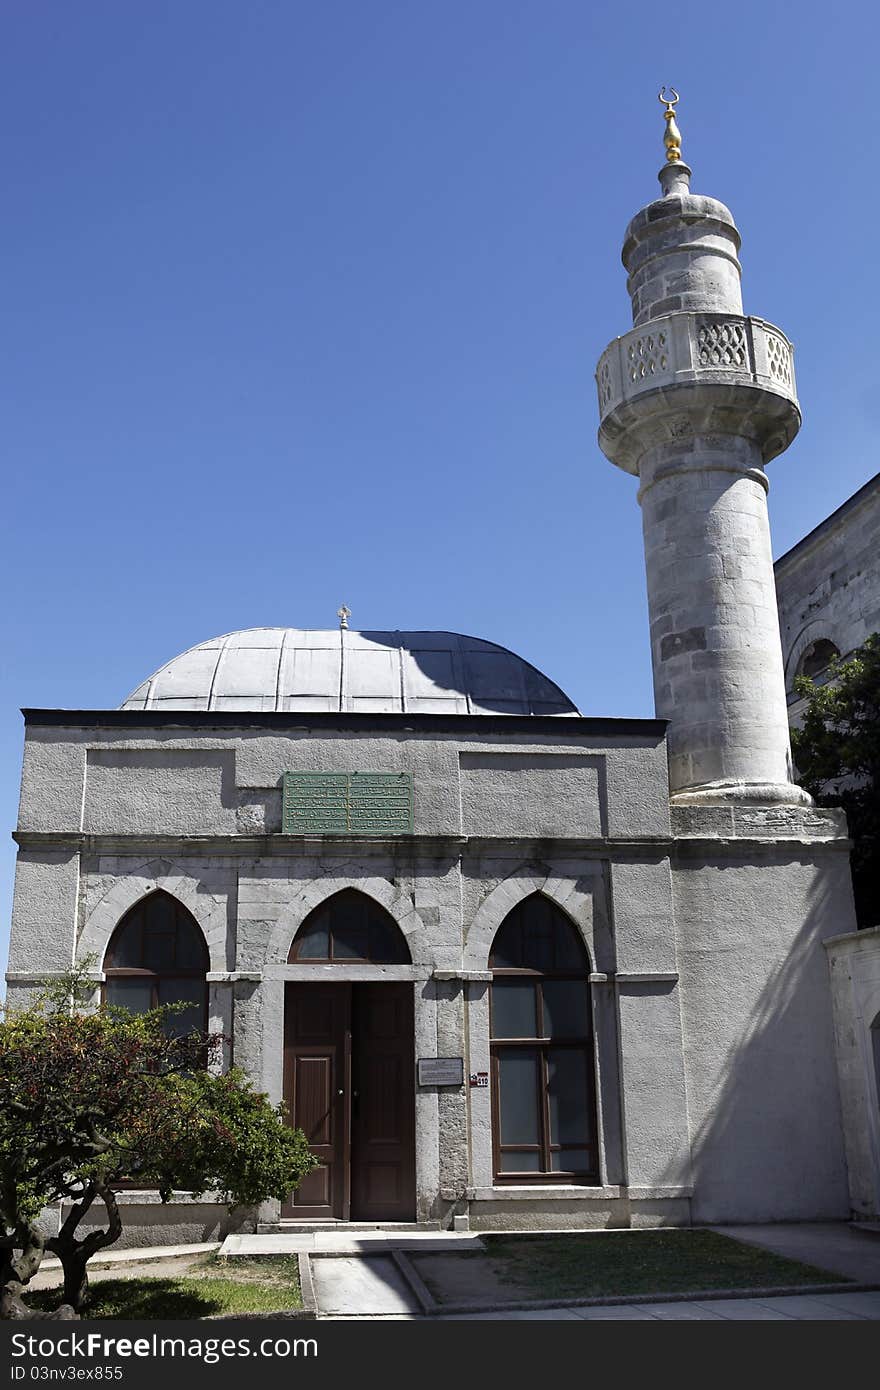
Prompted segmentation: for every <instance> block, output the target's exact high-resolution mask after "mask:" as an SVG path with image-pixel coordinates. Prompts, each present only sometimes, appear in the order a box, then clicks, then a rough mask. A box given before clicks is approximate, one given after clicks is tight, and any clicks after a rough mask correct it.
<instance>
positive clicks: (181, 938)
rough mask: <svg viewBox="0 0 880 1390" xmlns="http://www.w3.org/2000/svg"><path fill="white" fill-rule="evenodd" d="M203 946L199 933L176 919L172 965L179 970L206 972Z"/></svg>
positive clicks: (189, 925)
mask: <svg viewBox="0 0 880 1390" xmlns="http://www.w3.org/2000/svg"><path fill="white" fill-rule="evenodd" d="M206 955H207V953H206V951H205V944H204V941H203V939H202V935H201V932H199V931H197V930H196V928H195V927H193V926H192V925H191V924H190V923H189V922H187V921H180V919H178V925H177V935H176V939H175V951H174V964H175V965H176V966H177V968H178V969H179V970H207V968H208V965H207V959H206Z"/></svg>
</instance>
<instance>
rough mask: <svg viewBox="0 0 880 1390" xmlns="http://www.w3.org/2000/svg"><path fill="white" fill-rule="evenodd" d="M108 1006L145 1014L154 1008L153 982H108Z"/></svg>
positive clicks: (106, 994)
mask: <svg viewBox="0 0 880 1390" xmlns="http://www.w3.org/2000/svg"><path fill="white" fill-rule="evenodd" d="M104 997H105V998H106V1000H107V1003H108V1004H116V1005H117V1006H118V1007H119V1008H121V1009H129V1010H130V1011H131V1012H132V1013H133V1014H143V1013H146V1012H147V1009H151V1008H152V1007H153V982H152V980H143V979H142V980H108V981H107V987H106V990H105V996H104Z"/></svg>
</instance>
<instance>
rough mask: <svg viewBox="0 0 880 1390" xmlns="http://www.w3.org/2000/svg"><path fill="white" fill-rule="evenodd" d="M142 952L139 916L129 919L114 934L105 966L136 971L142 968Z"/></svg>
mask: <svg viewBox="0 0 880 1390" xmlns="http://www.w3.org/2000/svg"><path fill="white" fill-rule="evenodd" d="M143 963H144V962H143V952H142V949H141V915H140V913H138V914H137V915H136V916H134V917H131V918H129V920H128V921H127V922H126V923H125V924H124V925H123V926H122V927H120V928H119V930H118V931H116V932H115V933H114V936H113V940H112V941H111V943H110V949H109V951H108V952H107V959H106V961H105V965H107V966H108V967H112V966H115V967H117V968H119V967H125V968H126V969H128V970H132V969H135V970H138V969H140V968H141V967H142V966H143Z"/></svg>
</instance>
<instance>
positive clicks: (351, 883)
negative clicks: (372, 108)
mask: <svg viewBox="0 0 880 1390" xmlns="http://www.w3.org/2000/svg"><path fill="white" fill-rule="evenodd" d="M345 888H357V890H358V892H359V893H362V894H363V895H364V896H365V897H367V898H370V899H372V901H373V902H375V903H377V904H378V905H379V906H380V907H383V908H384V909H385V911H386V912H387V913H388V914H389V916H390V917H392V918H393V919H394V922H395V923H396V925H397V927H398V928H399V929H400V931H401V932H402V933H403V935H404V937H405V938H406V943H407V949H408V950H409V953H410V956H411V957H412V960H413V961H414V962H419V961H425V960H430V958H431V955H430V941H429V939H428V931H427V928H426V927H425V923H424V922H423V921H422V918H421V917H420V915H419V913H418V911H417V910H416V908H415V907H414V906H413V901H412V896H411V895H410V894H409V893H407V892H405V891H404V889H403V888H401V887H400V886H399V885H398V884H396V883H392V882H390V881H389V880H388V879H387V878H379V877H372V876H366V875H364V876H363V877H361V876H360V875H359V874H356V873H352V874H350V875H347V876H346V877H342V876H339V877H337V876H332V877H331V876H329V875H328V876H327V877H326V878H316V879H312V881H311V882H310V883H307V884H306V885H305V887H303V888H302V889H301V890H300V891H299V892H298V893H296V894H295V896H294V897H293V898H292V901H291V902H290V903H289V905H288V906H287V907H286V908H285V909H284V911H283V912H282V913H281V914H280V915H279V917H278V919H277V921H276V922H275V925H274V927H273V928H272V932H271V935H270V937H269V943H268V946H267V948H266V956H265V959H266V963H267V964H269V965H281V964H284V963H285V962H286V961H287V958H288V955H289V952H290V943H291V941H292V939H293V938H294V937H295V936H296V934H297V932H298V931H299V929H300V927H301V926H302V924H303V922H304V921H305V919H306V918H307V917H308V915H309V913H310V912H312V911H313V910H314V909H315V908H316V907H318V906H320V904H321V903H324V902H327V901H328V900H329V899H330V898H332V897H334V896H335V894H337V893H339V892H340V891H342V890H343V889H345Z"/></svg>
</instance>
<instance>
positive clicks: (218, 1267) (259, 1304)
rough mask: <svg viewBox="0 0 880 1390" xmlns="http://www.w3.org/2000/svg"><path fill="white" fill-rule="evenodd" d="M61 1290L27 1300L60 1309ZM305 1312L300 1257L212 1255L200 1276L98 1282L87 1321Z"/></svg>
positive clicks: (93, 1286) (85, 1310) (88, 1301)
mask: <svg viewBox="0 0 880 1390" xmlns="http://www.w3.org/2000/svg"><path fill="white" fill-rule="evenodd" d="M59 1301H60V1292H59V1290H58V1289H43V1290H41V1291H40V1292H37V1293H32V1294H29V1295H27V1296H26V1302H27V1303H28V1305H29V1306H30V1307H32V1308H34V1309H35V1310H37V1311H48V1310H50V1309H52V1308H57V1306H58V1303H59ZM301 1307H302V1294H301V1292H300V1286H299V1269H298V1266H297V1261H296V1259H295V1258H292V1259H291V1258H286V1257H279V1256H263V1257H254V1258H252V1259H235V1260H228V1261H226V1260H218V1259H217V1258H216V1256H213V1255H212V1256H210V1257H209V1258H208V1259H207V1260H205V1261H203V1262H202V1263H200V1264H199V1265H198V1272H194V1273H193V1274H182V1275H180V1276H179V1277H177V1278H165V1277H159V1278H155V1279H152V1278H150V1277H149V1275H148V1274H144V1275H138V1276H137V1277H136V1278H133V1279H101V1280H95V1281H94V1282H93V1283H92V1284H91V1285H90V1287H89V1292H88V1297H87V1299H86V1303H85V1306H84V1307H83V1309H82V1316H83V1317H84V1318H174V1319H182V1318H205V1317H209V1316H210V1315H211V1314H227V1313H279V1312H286V1311H288V1310H290V1309H291V1308H301Z"/></svg>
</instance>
